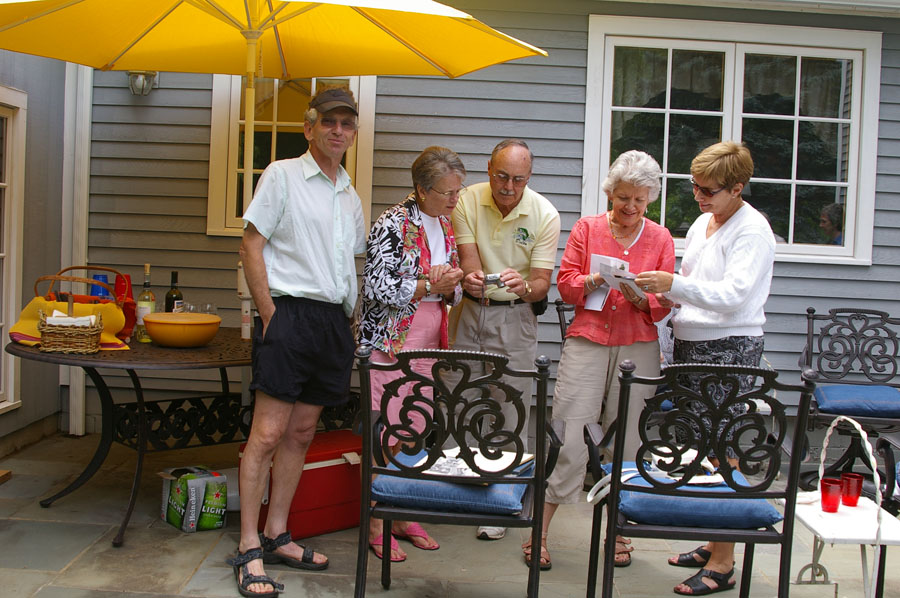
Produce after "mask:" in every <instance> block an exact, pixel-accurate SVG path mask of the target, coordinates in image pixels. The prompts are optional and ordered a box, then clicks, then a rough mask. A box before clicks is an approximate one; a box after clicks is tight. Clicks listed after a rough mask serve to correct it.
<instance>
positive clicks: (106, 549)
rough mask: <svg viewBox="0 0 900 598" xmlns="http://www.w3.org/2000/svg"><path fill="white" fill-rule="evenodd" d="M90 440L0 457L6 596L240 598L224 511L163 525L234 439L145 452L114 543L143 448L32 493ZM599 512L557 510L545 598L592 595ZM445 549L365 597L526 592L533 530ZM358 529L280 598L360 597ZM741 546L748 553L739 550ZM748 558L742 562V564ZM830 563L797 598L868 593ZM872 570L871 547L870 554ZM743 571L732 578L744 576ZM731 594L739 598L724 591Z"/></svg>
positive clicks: (638, 574)
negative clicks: (90, 474) (168, 481)
mask: <svg viewBox="0 0 900 598" xmlns="http://www.w3.org/2000/svg"><path fill="white" fill-rule="evenodd" d="M96 444H97V437H96V436H87V437H83V438H66V437H64V436H61V435H58V436H54V437H51V438H47V439H45V440H43V441H41V442H40V443H38V444H36V445H33V446H31V447H28V448H26V449H24V450H22V451H20V452H19V453H16V454H14V455H11V456H9V457H7V458H5V459H2V460H0V469H9V470H12V472H13V476H12V479H10V480H9V481H7V482H6V483H4V484H2V485H0V555H2V556H0V596H4V597H6V596H8V597H16V598H26V597H31V596H35V597H40V598H63V597H65V598H89V597H90V598H106V597H109V598H113V597H115V598H132V597H135V598H137V597H142V598H153V597H160V598H162V597H172V596H209V597H225V596H227V597H232V596H239V594H238V592H237V589H236V587H235V584H234V581H233V576H232V570H231V568H230V567H228V566H227V565H225V563H224V559H225V558H226V556H228V555H229V554H231V553H233V552H234V549H235V547H236V545H237V538H238V516H237V514H236V513H230V514H229V518H228V524H227V526H226V527H225V529H223V530H218V531H205V532H198V533H195V534H184V533H182V532H180V531H178V530H176V529H175V528H173V527H171V526H169V525H168V524H166V523H165V522H163V521H161V520H160V519H159V506H160V500H161V480H160V479H159V478H158V477H157V475H156V472H157V471H160V470H162V469H163V468H166V467H175V466H183V465H196V464H205V465H208V466H210V467H214V468H223V469H224V468H229V467H235V466H236V465H237V445H236V444H230V445H223V446H220V447H212V448H199V449H187V450H181V451H170V452H167V453H157V454H154V455H150V456H149V457H148V458H147V459H146V460H145V465H144V474H143V476H142V485H141V493H140V496H139V498H138V501H137V506H136V507H135V511H134V514H133V516H132V518H131V524H130V525H129V528H128V531H127V533H126V535H125V544H124V546H122V547H121V548H114V547H113V546H112V544H111V540H112V538H113V536H114V535H115V533H116V531H117V529H118V525H119V522H120V520H121V517H122V514H123V513H124V509H125V506H126V502H127V500H128V493H129V489H130V487H131V480H132V477H133V475H134V462H135V454H134V452H133V451H131V450H130V449H127V448H125V447H122V446H119V445H114V446H113V448H112V450H111V452H110V455H109V457H108V458H107V460H106V462H105V463H104V465H103V467H102V469H101V470H100V472H99V473H98V474H97V475H96V476H94V478H93V479H92V480H91V481H89V482H88V483H87V484H86V485H85V486H83V487H82V488H80V489H79V490H77V491H76V492H74V493H73V494H70V495H69V496H67V497H64V498H62V499H60V500H58V501H57V502H56V503H55V504H53V505H52V506H51V507H50V508H48V509H43V508H41V507H40V506H39V505H38V499H39V498H43V497H46V496H49V495H50V494H52V493H53V492H54V491H55V490H58V489H60V488H62V487H64V486H65V485H66V484H67V483H68V482H69V481H70V480H72V479H73V478H74V477H75V476H77V474H78V473H80V472H81V470H82V469H83V467H84V465H85V464H86V463H87V462H88V460H89V458H90V456H91V455H92V454H93V451H94V449H95V447H96ZM590 517H591V509H590V507H589V506H588V505H587V504H584V503H583V504H579V505H573V506H564V507H562V508H560V510H559V512H558V515H557V517H556V518H555V519H554V522H553V528H552V529H551V534H550V541H549V548H550V552H551V556H552V559H553V569H552V570H550V571H547V572H544V574H542V575H541V595H542V596H545V597H548V598H550V597H554V598H555V597H563V596H565V597H569V596H572V597H580V596H584V593H585V575H586V566H587V547H588V542H589V539H590ZM429 531H430V532H431V534H432V535H433V536H434V537H435V538H436V539H437V540H438V541H439V542H440V543H441V549H440V550H439V551H436V552H426V551H421V550H415V549H414V548H412V547H411V546H410V545H408V544H405V546H404V548H405V549H406V550H407V552H409V559H408V560H407V561H406V562H404V563H398V564H396V565H395V566H394V568H393V573H394V581H393V585H392V586H391V589H390V590H388V591H385V590H383V589H382V587H381V585H380V583H379V581H378V580H379V567H380V561H378V560H377V559H375V558H370V561H369V563H370V565H369V567H370V568H369V571H370V573H369V583H368V587H367V589H368V592H367V593H368V595H370V596H390V597H391V598H413V597H415V598H424V597H451V596H454V597H455V596H459V597H466V598H477V597H485V598H506V597H519V596H524V594H525V581H526V578H527V570H526V567H525V564H524V563H523V560H522V552H521V549H520V545H521V541H522V539H523V537H524V534H525V532H522V531H518V530H512V531H511V533H510V534H509V535H508V536H507V537H506V538H505V539H503V540H500V541H496V542H486V541H479V540H477V539H475V537H474V530H473V529H469V528H462V527H454V526H437V525H435V526H430V527H429ZM356 534H357V530H356V529H352V530H346V531H343V532H337V533H333V534H327V535H324V536H320V537H318V538H313V539H311V540H309V541H308V542H309V544H311V545H312V546H314V547H315V548H316V549H317V550H319V551H320V552H323V553H325V554H327V555H328V557H329V558H330V560H331V565H330V566H329V568H328V569H327V570H326V571H324V572H319V573H308V572H298V571H296V570H292V569H289V568H287V567H284V566H280V565H276V566H270V567H269V569H268V572H269V573H270V574H271V575H273V577H275V578H276V579H277V580H278V581H279V582H281V583H284V584H285V587H286V589H285V591H284V593H283V595H284V596H288V597H290V596H297V597H300V596H306V597H311V598H326V597H329V598H330V597H344V596H351V595H352V594H353V585H354V576H355V569H356V565H355V559H356V538H357V536H356ZM692 544H695V543H688V544H685V543H670V542H665V541H652V540H636V541H635V546H636V548H637V550H636V551H635V552H634V559H633V563H632V565H631V566H630V567H628V568H620V569H617V570H616V588H617V595H618V596H623V597H625V596H628V597H634V598H645V597H657V596H674V595H675V594H673V593H672V587H673V586H674V585H675V584H677V583H678V582H680V581H681V580H682V579H683V578H685V577H688V576H689V575H691V570H689V569H679V568H674V567H670V566H668V565H667V564H666V558H667V557H668V556H669V555H671V554H673V553H674V552H676V551H682V550H686V549H690V548H693V547H694V546H693V545H692ZM811 546H812V537H811V536H810V534H809V533H808V532H807V531H806V530H805V529H798V530H797V534H796V540H795V543H794V556H793V564H792V571H793V572H794V575H796V572H797V571H798V570H799V569H800V567H802V566H803V565H804V564H806V563H807V562H809V560H810V556H811V554H812V551H811ZM738 548H739V549H740V546H739V547H738ZM896 554H897V552H896V551H894V552H889V553H888V557H889V559H891V558H893V559H895V560H894V561H893V563H894V566H892V563H891V562H890V560H889V562H888V573H887V582H886V589H885V593H884V595H885V596H886V597H891V596H900V571H898V567H897V566H896V565H895V563H897V562H900V561H897V560H896V559H897V557H896V556H894V555H896ZM737 558H738V559H739V562H740V558H741V555H738V557H737ZM822 561H823V563H824V564H825V565H826V567H827V568H828V570H829V572H830V574H831V577H832V579H833V580H834V581H837V582H838V584H839V585H838V588H837V591H836V590H835V587H834V586H833V585H828V586H824V585H819V586H802V585H801V586H792V588H791V596H792V597H797V598H807V597H810V598H812V597H822V598H826V597H828V598H830V597H831V596H847V597H856V596H862V582H861V579H862V576H861V569H860V558H859V548H858V547H856V546H833V547H832V546H829V547H826V548H825V552H824V554H823V559H822ZM870 562H871V552H870ZM754 565H755V567H754V571H753V586H752V595H753V596H774V594H775V583H776V579H775V577H776V575H777V553H776V551H775V550H774V549H772V548H769V547H764V546H761V547H759V548H758V549H757V557H756V562H755V564H754ZM739 575H740V572H738V573H737V574H736V577H737V576H739ZM724 595H725V596H729V595H731V596H737V592H736V591H734V592H729V593H727V594H724Z"/></svg>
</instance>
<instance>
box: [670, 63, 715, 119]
mask: <svg viewBox="0 0 900 598" xmlns="http://www.w3.org/2000/svg"><path fill="white" fill-rule="evenodd" d="M724 72H725V54H724V53H723V52H694V51H691V50H672V99H671V101H670V106H671V107H672V108H681V109H686V110H721V109H722V79H723V76H724Z"/></svg>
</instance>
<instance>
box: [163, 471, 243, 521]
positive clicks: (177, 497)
mask: <svg viewBox="0 0 900 598" xmlns="http://www.w3.org/2000/svg"><path fill="white" fill-rule="evenodd" d="M159 476H160V477H161V478H162V479H163V488H162V506H161V508H160V513H159V515H160V518H161V519H162V520H163V521H166V522H167V523H170V524H172V525H173V526H175V527H177V528H178V529H180V530H181V531H183V532H188V533H191V532H195V531H197V530H210V529H219V528H221V527H223V526H224V525H225V508H226V505H227V502H228V493H227V484H228V479H227V477H226V476H224V475H222V474H220V473H219V472H216V471H210V470H209V469H207V468H205V467H202V466H193V467H174V468H171V469H166V470H163V471H161V472H159ZM235 483H237V480H235Z"/></svg>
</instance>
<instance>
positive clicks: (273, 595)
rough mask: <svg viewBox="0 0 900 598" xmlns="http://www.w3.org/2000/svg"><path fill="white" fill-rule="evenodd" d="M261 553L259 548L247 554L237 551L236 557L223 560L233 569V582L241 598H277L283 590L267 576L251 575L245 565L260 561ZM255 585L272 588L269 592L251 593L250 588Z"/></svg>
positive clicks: (252, 549)
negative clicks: (244, 597) (259, 584)
mask: <svg viewBox="0 0 900 598" xmlns="http://www.w3.org/2000/svg"><path fill="white" fill-rule="evenodd" d="M262 558H263V551H262V549H261V548H251V549H250V550H248V551H247V552H241V551H240V550H238V553H237V555H235V556H233V557H231V558H227V559H225V562H226V563H228V564H229V565H231V566H232V567H234V580H235V581H236V582H237V586H238V592H240V593H241V596H246V597H247V598H277V596H278V593H279V592H280V591H281V590H283V589H284V586H283V585H282V584H280V583H276V582H275V580H273V579H272V578H271V577H269V576H268V575H253V574H252V573H250V569H249V568H248V567H247V563H249V562H251V561H255V560H262ZM263 562H265V561H263ZM255 583H262V584H266V585H270V586H272V591H271V592H251V591H250V589H249V588H250V586H251V585H253V584H255Z"/></svg>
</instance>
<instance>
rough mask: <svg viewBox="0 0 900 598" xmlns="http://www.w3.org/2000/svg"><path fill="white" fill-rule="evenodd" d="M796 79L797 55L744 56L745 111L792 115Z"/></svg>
mask: <svg viewBox="0 0 900 598" xmlns="http://www.w3.org/2000/svg"><path fill="white" fill-rule="evenodd" d="M796 81H797V58H796V57H794V56H770V55H768V54H747V55H745V56H744V112H745V113H751V114H784V115H793V114H794V93H795V87H796Z"/></svg>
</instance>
